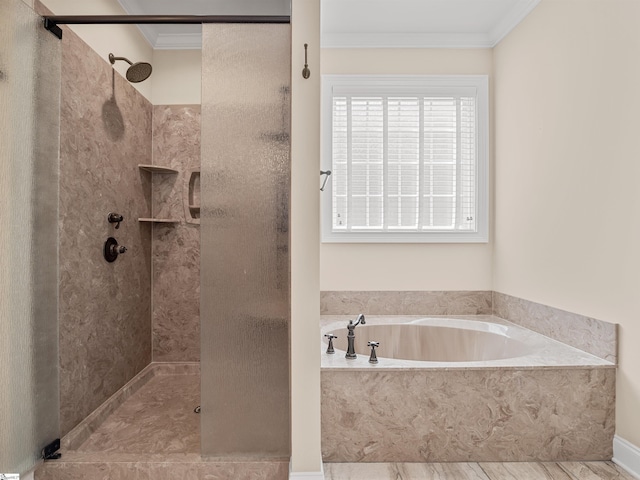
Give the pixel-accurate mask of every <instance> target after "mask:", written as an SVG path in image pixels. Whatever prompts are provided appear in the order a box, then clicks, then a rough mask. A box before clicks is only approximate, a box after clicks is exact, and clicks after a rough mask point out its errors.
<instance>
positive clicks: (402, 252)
mask: <svg viewBox="0 0 640 480" xmlns="http://www.w3.org/2000/svg"><path fill="white" fill-rule="evenodd" d="M492 58H493V53H492V50H490V49H473V50H457V49H431V50H427V49H359V50H356V49H323V50H322V73H323V74H422V75H428V74H433V75H436V74H449V75H460V74H475V75H489V74H491V72H492V68H493V61H492ZM491 91H492V86H491V79H490V94H489V95H490V97H491ZM489 100H490V102H489V103H490V104H491V98H490V99H489ZM490 143H491V141H490ZM490 162H491V155H490ZM323 167H327V165H323ZM490 178H491V176H490ZM319 182H320V179H319V178H318V188H319V186H320V183H319ZM490 184H491V179H490ZM490 203H491V202H490ZM491 255H492V248H491V243H484V244H338V243H324V244H322V245H321V247H320V258H321V261H320V289H321V290H490V289H491Z"/></svg>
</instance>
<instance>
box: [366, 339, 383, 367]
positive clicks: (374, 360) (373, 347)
mask: <svg viewBox="0 0 640 480" xmlns="http://www.w3.org/2000/svg"><path fill="white" fill-rule="evenodd" d="M367 345H368V346H369V347H371V355H369V363H378V357H376V347H379V346H380V342H369V343H367Z"/></svg>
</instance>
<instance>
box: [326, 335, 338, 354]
mask: <svg viewBox="0 0 640 480" xmlns="http://www.w3.org/2000/svg"><path fill="white" fill-rule="evenodd" d="M325 337H327V338H328V339H329V346H328V347H327V353H328V354H332V353H336V351H335V350H334V349H333V339H334V338H338V337H337V336H336V335H333V334H331V333H327V334H326V335H325Z"/></svg>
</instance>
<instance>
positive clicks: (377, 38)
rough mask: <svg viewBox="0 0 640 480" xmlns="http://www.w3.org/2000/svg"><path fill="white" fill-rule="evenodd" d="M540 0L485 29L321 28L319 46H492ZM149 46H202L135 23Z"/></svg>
mask: <svg viewBox="0 0 640 480" xmlns="http://www.w3.org/2000/svg"><path fill="white" fill-rule="evenodd" d="M540 1H541V0H516V1H515V2H514V4H513V7H512V8H511V9H510V10H508V11H507V12H506V13H505V15H504V17H503V18H501V19H499V21H498V22H497V24H495V25H494V26H493V27H492V28H491V29H490V30H489V31H487V32H481V33H465V32H458V33H452V32H441V33H428V32H374V31H371V32H362V33H347V32H344V33H343V32H322V34H321V47H322V48H493V47H495V46H496V45H497V44H498V43H500V41H501V40H502V39H503V38H505V37H506V36H507V35H508V34H509V32H511V31H512V30H513V29H514V28H515V27H516V26H517V25H518V24H519V23H520V22H521V21H522V20H523V19H524V18H525V17H526V16H527V15H528V14H529V13H531V11H533V9H534V8H535V7H536V6H537V5H538V4H539V3H540ZM118 2H119V3H120V5H121V6H122V8H123V9H124V10H125V11H126V12H128V13H129V14H132V15H144V14H145V13H146V12H144V11H143V8H142V6H141V4H140V2H139V0H118ZM138 28H139V29H140V31H141V32H142V35H143V36H144V38H145V39H146V40H147V41H148V42H149V44H150V45H151V47H152V48H154V49H158V50H181V49H185V50H196V49H200V48H202V37H201V35H200V34H197V33H191V32H189V33H171V34H168V33H162V30H161V29H159V28H158V26H156V25H138Z"/></svg>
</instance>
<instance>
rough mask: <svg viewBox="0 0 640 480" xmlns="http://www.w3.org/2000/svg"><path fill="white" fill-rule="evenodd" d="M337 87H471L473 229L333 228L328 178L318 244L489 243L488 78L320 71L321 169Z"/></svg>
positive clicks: (326, 164)
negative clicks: (473, 120)
mask: <svg viewBox="0 0 640 480" xmlns="http://www.w3.org/2000/svg"><path fill="white" fill-rule="evenodd" d="M334 88H337V89H345V88H350V89H358V88H362V91H363V95H364V94H366V93H367V89H368V90H369V91H370V90H371V89H384V88H389V89H393V88H413V89H415V90H416V91H417V92H420V91H422V92H423V91H424V90H425V89H430V90H434V91H437V90H438V89H440V90H442V89H460V88H473V89H475V92H476V121H477V123H476V132H477V137H476V181H477V185H476V220H477V223H476V230H475V231H420V232H417V231H413V232H411V231H401V232H397V231H385V232H368V231H333V219H332V211H333V208H332V207H333V205H332V201H333V182H332V181H331V180H332V179H331V177H330V178H329V181H328V182H327V183H326V186H325V189H324V191H323V192H320V193H321V202H320V203H321V241H322V242H323V243H487V242H488V241H489V77H488V76H487V75H322V97H321V98H322V100H321V102H322V105H321V107H322V118H321V139H322V140H321V146H322V156H321V170H325V171H326V170H331V169H332V164H333V159H332V148H333V142H332V123H333V91H334Z"/></svg>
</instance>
